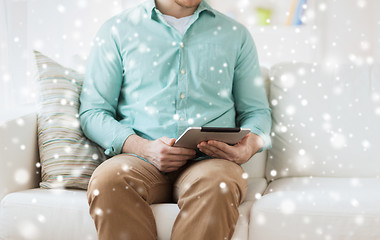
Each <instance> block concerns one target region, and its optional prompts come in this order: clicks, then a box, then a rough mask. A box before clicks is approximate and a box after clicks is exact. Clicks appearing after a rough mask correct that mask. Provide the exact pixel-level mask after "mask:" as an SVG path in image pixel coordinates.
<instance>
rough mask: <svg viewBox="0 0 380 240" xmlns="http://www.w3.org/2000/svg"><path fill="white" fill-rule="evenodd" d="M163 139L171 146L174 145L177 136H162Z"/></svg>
mask: <svg viewBox="0 0 380 240" xmlns="http://www.w3.org/2000/svg"><path fill="white" fill-rule="evenodd" d="M161 141H163V142H164V143H165V144H167V145H169V146H173V144H174V143H175V138H168V137H162V138H161Z"/></svg>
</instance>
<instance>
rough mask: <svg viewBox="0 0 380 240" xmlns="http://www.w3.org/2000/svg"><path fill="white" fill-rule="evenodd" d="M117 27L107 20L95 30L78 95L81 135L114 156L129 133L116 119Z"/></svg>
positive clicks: (119, 64) (119, 77) (118, 82)
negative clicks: (96, 31) (95, 33)
mask: <svg viewBox="0 0 380 240" xmlns="http://www.w3.org/2000/svg"><path fill="white" fill-rule="evenodd" d="M117 36H118V35H117V32H116V29H115V28H113V27H112V24H111V22H110V21H108V22H106V23H105V24H104V25H103V26H102V27H101V28H100V30H99V32H98V33H97V36H96V37H95V40H94V41H93V46H92V49H91V53H90V56H89V59H88V63H87V69H86V76H85V80H84V83H83V88H82V92H81V95H80V104H81V105H80V109H79V119H80V123H81V128H82V130H83V132H84V134H85V135H86V136H87V137H88V138H89V139H90V140H92V141H93V142H95V143H97V144H98V145H100V146H101V147H103V148H104V149H105V151H104V153H105V154H106V155H108V156H114V155H117V154H119V153H121V150H122V147H123V144H124V142H125V140H126V139H127V138H128V137H129V136H130V135H132V134H134V131H133V129H132V128H131V127H130V126H126V125H123V124H121V123H120V122H119V121H117V119H116V111H117V105H118V99H119V94H120V90H121V86H122V82H123V65H122V59H121V55H120V51H119V46H118V37H117Z"/></svg>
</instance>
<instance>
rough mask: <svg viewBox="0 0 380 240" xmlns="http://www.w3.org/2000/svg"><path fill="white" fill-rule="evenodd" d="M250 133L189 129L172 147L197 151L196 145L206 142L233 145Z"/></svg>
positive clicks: (216, 129) (207, 128)
mask: <svg viewBox="0 0 380 240" xmlns="http://www.w3.org/2000/svg"><path fill="white" fill-rule="evenodd" d="M250 131H251V130H250V129H248V128H224V127H189V128H187V129H186V131H185V132H184V133H183V134H182V135H181V136H180V137H179V138H178V139H177V140H176V142H175V143H174V145H173V146H174V147H183V148H190V149H194V150H198V148H197V145H198V143H200V142H202V141H208V140H216V141H220V142H224V143H227V144H230V145H235V144H236V143H238V142H240V140H241V139H243V138H244V137H245V136H246V135H247V134H248V133H249V132H250Z"/></svg>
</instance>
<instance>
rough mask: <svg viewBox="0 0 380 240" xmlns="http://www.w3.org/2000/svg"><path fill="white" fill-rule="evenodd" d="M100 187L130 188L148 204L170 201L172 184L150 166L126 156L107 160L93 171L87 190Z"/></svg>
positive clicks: (140, 160)
mask: <svg viewBox="0 0 380 240" xmlns="http://www.w3.org/2000/svg"><path fill="white" fill-rule="evenodd" d="M101 185H103V186H102V187H103V188H104V187H109V188H114V186H119V187H121V188H122V187H124V188H126V187H131V188H133V189H134V190H135V191H136V192H138V193H139V194H140V195H141V197H142V198H144V199H145V200H146V201H147V202H148V203H149V204H152V203H160V202H171V201H172V184H171V182H170V181H169V179H168V177H167V176H165V175H164V174H162V173H161V172H160V171H159V170H158V169H157V168H156V167H154V166H153V165H152V164H150V163H148V162H145V161H144V160H142V159H140V158H138V157H135V156H131V155H128V154H119V155H116V156H114V157H112V158H110V159H107V160H106V161H104V162H103V163H102V164H101V165H99V166H98V167H97V168H96V169H95V171H94V173H93V175H92V177H91V180H90V184H89V190H91V189H93V188H94V187H95V188H98V186H101ZM124 185H125V186H124Z"/></svg>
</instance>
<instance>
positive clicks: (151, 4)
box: [145, 0, 215, 18]
mask: <svg viewBox="0 0 380 240" xmlns="http://www.w3.org/2000/svg"><path fill="white" fill-rule="evenodd" d="M145 7H146V10H147V13H148V14H150V17H151V18H153V16H154V12H155V9H156V3H155V1H154V0H148V1H146V2H145ZM203 11H208V12H209V13H211V15H212V16H214V17H215V10H214V9H213V8H212V7H210V5H208V3H206V1H205V0H203V1H202V2H201V3H200V4H199V6H198V8H197V10H195V12H194V14H198V15H199V14H200V13H201V12H203Z"/></svg>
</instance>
